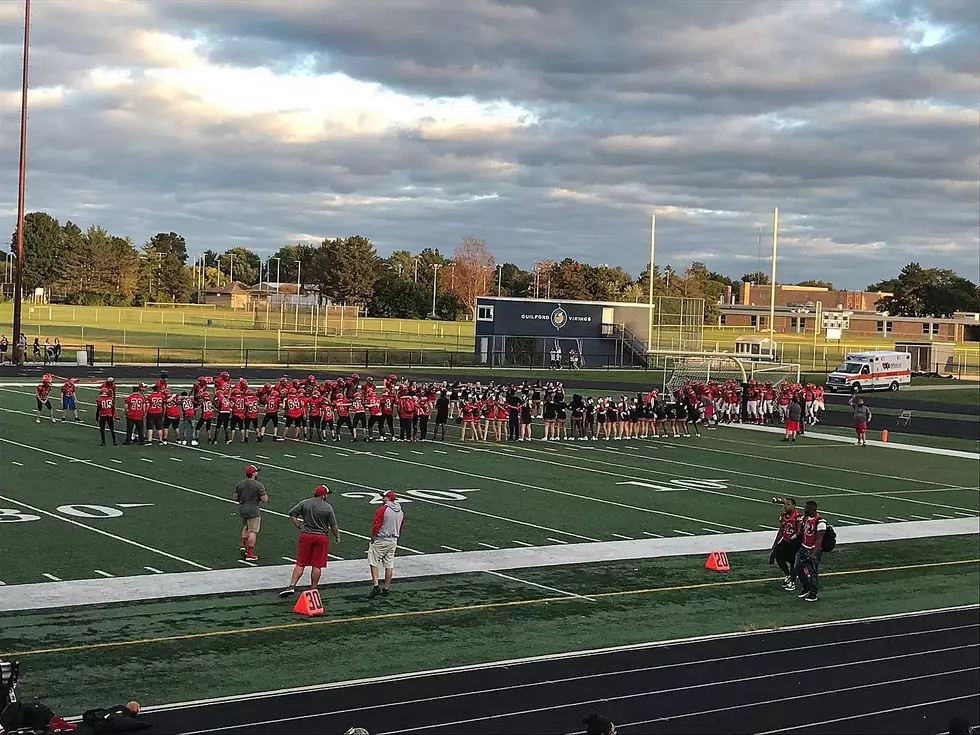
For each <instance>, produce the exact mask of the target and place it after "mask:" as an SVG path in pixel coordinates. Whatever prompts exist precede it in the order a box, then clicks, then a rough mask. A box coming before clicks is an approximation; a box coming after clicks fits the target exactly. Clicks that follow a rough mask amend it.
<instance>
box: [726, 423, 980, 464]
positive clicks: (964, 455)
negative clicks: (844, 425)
mask: <svg viewBox="0 0 980 735" xmlns="http://www.w3.org/2000/svg"><path fill="white" fill-rule="evenodd" d="M718 426H719V427H722V428H725V429H742V430H743V431H763V432H765V433H767V434H784V433H785V431H784V429H782V428H781V427H779V426H756V425H755V424H718ZM806 436H807V437H809V438H810V439H823V440H825V441H830V442H838V443H840V444H853V443H854V437H850V436H840V435H838V434H823V433H819V432H817V433H815V432H812V431H810V430H809V429H808V430H807V432H806ZM868 446H873V447H883V448H884V449H904V450H905V451H906V452H920V453H922V454H940V455H943V456H944V457H959V458H960V459H975V460H980V454H977V453H975V452H962V451H960V450H959V449H942V448H940V447H920V446H917V445H915V444H900V443H898V442H882V441H877V440H874V439H872V440H870V441H869V442H868Z"/></svg>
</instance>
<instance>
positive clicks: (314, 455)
mask: <svg viewBox="0 0 980 735" xmlns="http://www.w3.org/2000/svg"><path fill="white" fill-rule="evenodd" d="M310 456H311V457H316V458H317V459H323V455H322V454H314V453H313V452H310Z"/></svg>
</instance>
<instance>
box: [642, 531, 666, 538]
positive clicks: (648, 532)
mask: <svg viewBox="0 0 980 735" xmlns="http://www.w3.org/2000/svg"><path fill="white" fill-rule="evenodd" d="M643 535H644V536H652V537H653V538H663V536H661V535H660V534H659V533H654V532H653V531H644V532H643Z"/></svg>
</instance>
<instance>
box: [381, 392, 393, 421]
mask: <svg viewBox="0 0 980 735" xmlns="http://www.w3.org/2000/svg"><path fill="white" fill-rule="evenodd" d="M392 408H393V406H392V401H391V396H382V397H381V413H383V414H384V415H385V416H391V412H392Z"/></svg>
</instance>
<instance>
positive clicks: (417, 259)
mask: <svg viewBox="0 0 980 735" xmlns="http://www.w3.org/2000/svg"><path fill="white" fill-rule="evenodd" d="M419 257H420V256H418V255H416V256H415V282H416V283H418V282H419Z"/></svg>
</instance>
